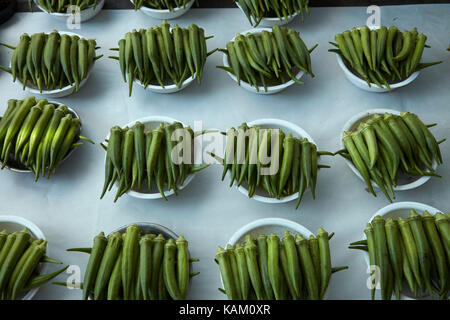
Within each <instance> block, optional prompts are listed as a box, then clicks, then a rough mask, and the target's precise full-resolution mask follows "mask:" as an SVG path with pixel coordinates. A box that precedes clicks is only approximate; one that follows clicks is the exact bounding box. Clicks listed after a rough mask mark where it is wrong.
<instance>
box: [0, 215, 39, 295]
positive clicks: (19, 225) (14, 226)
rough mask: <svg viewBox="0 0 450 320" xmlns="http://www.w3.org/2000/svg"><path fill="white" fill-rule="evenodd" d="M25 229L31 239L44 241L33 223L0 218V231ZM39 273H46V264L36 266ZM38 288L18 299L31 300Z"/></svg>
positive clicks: (11, 217)
mask: <svg viewBox="0 0 450 320" xmlns="http://www.w3.org/2000/svg"><path fill="white" fill-rule="evenodd" d="M25 227H26V228H27V229H28V230H29V231H30V234H31V236H32V238H33V239H42V240H46V238H45V235H44V233H43V232H42V231H41V229H39V228H38V227H37V226H36V225H35V224H34V223H33V222H31V221H29V220H27V219H25V218H22V217H18V216H0V231H1V230H4V229H5V230H7V231H8V232H10V233H12V232H15V231H21V230H22V229H23V228H25ZM38 269H39V273H41V274H44V273H45V271H46V269H47V268H46V264H45V263H41V264H40V265H39V266H38ZM38 290H39V287H37V288H34V289H31V290H29V291H27V292H26V293H24V294H21V295H20V296H19V298H21V299H22V300H31V299H33V297H34V296H35V295H36V293H37V292H38Z"/></svg>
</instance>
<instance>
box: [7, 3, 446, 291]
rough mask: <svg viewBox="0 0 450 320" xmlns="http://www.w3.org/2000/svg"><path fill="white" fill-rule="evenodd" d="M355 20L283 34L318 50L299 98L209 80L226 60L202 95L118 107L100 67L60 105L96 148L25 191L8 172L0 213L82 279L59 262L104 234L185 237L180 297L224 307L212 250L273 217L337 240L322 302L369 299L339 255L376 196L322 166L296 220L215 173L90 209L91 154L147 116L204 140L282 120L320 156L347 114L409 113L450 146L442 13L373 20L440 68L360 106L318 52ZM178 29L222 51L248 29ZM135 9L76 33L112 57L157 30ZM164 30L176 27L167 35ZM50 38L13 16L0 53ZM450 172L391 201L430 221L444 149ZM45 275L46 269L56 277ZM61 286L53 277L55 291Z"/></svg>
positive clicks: (312, 23) (420, 11)
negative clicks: (17, 221) (411, 206)
mask: <svg viewBox="0 0 450 320" xmlns="http://www.w3.org/2000/svg"><path fill="white" fill-rule="evenodd" d="M365 10H366V8H365V7H355V8H312V9H311V15H310V16H308V17H307V18H306V21H305V22H304V23H301V22H300V21H299V19H297V20H296V21H294V22H293V23H291V24H290V25H289V27H291V28H295V29H297V30H298V31H300V32H301V36H302V37H303V39H304V40H305V41H306V43H307V44H308V45H309V46H312V45H313V44H315V43H319V47H318V48H317V49H316V50H315V51H314V53H313V54H312V61H313V70H314V72H315V74H316V77H315V78H314V79H311V78H306V84H305V85H304V86H299V85H295V86H292V87H290V88H289V89H287V90H286V91H284V92H282V93H280V94H277V95H273V96H260V95H255V94H252V93H249V92H247V91H245V90H243V89H242V88H240V87H238V86H237V84H236V83H235V82H233V81H232V80H231V79H230V78H229V76H228V75H227V74H226V73H225V72H223V71H221V70H218V69H216V68H215V66H216V65H219V64H221V63H222V54H220V53H216V54H214V55H212V56H211V57H210V58H209V59H208V62H207V64H206V70H205V73H204V78H203V81H202V85H201V86H199V85H197V84H194V85H192V86H191V87H189V88H187V89H186V90H184V91H182V92H181V93H178V94H172V95H158V94H152V93H150V92H146V91H144V90H143V89H142V88H139V87H137V86H135V88H134V89H135V90H134V92H133V96H132V98H128V90H127V85H126V84H124V83H123V81H122V80H121V75H120V71H119V66H118V63H117V62H116V61H113V60H110V59H106V58H104V59H101V60H99V61H98V62H97V64H96V65H95V69H94V71H93V73H92V76H91V78H90V79H89V81H88V82H87V84H86V87H84V88H83V89H82V90H81V91H80V92H79V93H77V94H74V95H72V96H70V97H67V98H62V99H59V101H61V102H64V103H66V104H67V105H69V106H71V107H73V108H75V109H76V110H77V112H78V113H79V114H80V116H81V118H82V120H83V133H84V135H86V136H88V137H90V138H92V139H93V140H95V141H96V142H97V144H96V145H95V146H91V145H85V146H82V147H81V148H79V149H78V150H77V151H76V152H75V153H74V154H73V155H72V157H71V158H70V161H66V162H65V163H63V164H62V165H61V167H60V168H59V170H58V173H57V175H56V176H53V177H52V178H51V179H50V180H46V179H41V180H39V182H38V183H34V180H33V177H32V176H31V175H26V174H18V173H14V172H11V171H8V170H3V171H2V172H0V179H1V183H0V203H1V205H0V214H11V215H19V216H22V217H25V218H28V219H30V220H31V221H33V222H34V223H36V224H37V225H38V226H39V227H40V228H41V229H42V231H43V232H44V234H45V235H46V236H47V239H48V240H49V255H50V256H52V257H55V258H57V259H60V260H62V261H64V263H66V264H72V265H79V266H80V267H81V270H84V268H85V265H86V263H87V259H88V256H87V255H86V254H82V253H67V252H65V249H66V248H69V247H87V246H91V243H92V239H93V237H94V236H95V235H96V234H98V233H99V232H100V231H105V233H108V232H110V231H112V230H113V229H115V228H117V227H119V226H122V225H125V224H128V223H132V222H139V221H147V222H156V223H160V224H163V225H165V226H167V227H168V228H170V229H172V230H174V231H175V232H176V233H179V234H183V235H184V236H185V237H186V238H187V239H188V240H189V242H190V250H191V254H192V256H194V257H197V258H199V259H200V262H199V263H196V264H195V270H196V271H200V272H201V274H200V275H199V276H198V277H196V278H195V279H194V281H193V282H192V287H191V290H190V293H189V298H191V299H223V298H224V295H222V294H221V293H219V291H218V290H217V288H218V287H219V286H220V278H219V270H218V268H217V266H216V265H215V263H214V261H213V258H214V256H215V251H216V248H217V246H218V245H224V244H225V243H226V242H227V240H228V239H229V238H230V237H231V235H232V234H233V233H234V232H235V231H236V230H237V229H238V228H240V227H241V226H243V225H245V224H247V223H249V222H251V221H254V220H256V219H260V218H266V217H282V218H286V219H290V220H293V221H296V222H299V223H300V224H302V225H304V226H305V227H307V228H308V229H310V230H312V231H313V232H316V231H317V229H318V228H319V227H323V228H325V229H326V230H328V231H330V232H331V231H334V232H335V233H336V235H335V237H334V239H333V240H332V241H331V250H332V262H333V265H335V266H340V265H348V266H349V267H350V269H349V270H347V271H343V272H340V273H338V274H336V275H334V276H333V277H332V282H331V284H330V288H329V298H331V299H367V298H369V297H370V292H369V290H368V289H367V287H366V279H367V274H366V265H365V263H364V260H363V257H362V254H361V253H359V252H355V251H351V250H349V249H347V246H348V244H349V243H350V242H352V241H356V240H359V239H360V238H361V234H362V230H363V228H364V226H365V223H366V222H367V220H368V219H369V218H370V217H371V216H372V215H373V214H374V212H375V211H377V210H378V209H380V208H381V207H383V206H385V205H387V204H388V202H387V200H386V199H385V198H384V197H383V196H382V195H381V194H379V196H378V197H377V198H375V197H373V196H371V195H369V194H368V193H367V192H366V191H365V189H364V185H363V183H362V182H361V181H360V180H359V179H358V178H357V177H356V176H355V175H354V174H353V173H352V172H351V171H350V169H349V168H348V167H347V165H346V164H345V163H344V161H343V159H342V158H339V157H335V158H328V159H325V160H324V162H325V163H327V164H330V165H331V166H332V168H331V169H327V170H321V172H320V174H319V181H318V192H317V193H318V194H317V195H318V199H317V200H316V201H313V200H312V198H311V195H310V194H308V195H307V196H306V197H305V198H304V200H303V202H302V205H301V208H300V210H297V211H296V210H295V209H294V207H295V203H292V202H291V203H285V204H281V205H268V204H263V203H259V202H257V201H254V200H250V199H247V198H246V197H245V196H243V195H242V194H241V193H239V192H238V191H237V190H236V189H235V188H229V187H228V184H227V183H226V182H224V183H221V182H220V174H221V171H222V169H221V167H219V165H214V166H212V167H210V168H208V169H207V170H205V171H203V172H201V173H200V174H198V176H197V177H196V178H195V179H194V180H193V182H192V183H191V184H190V185H189V187H188V188H186V189H185V190H183V192H181V194H180V195H179V196H178V197H171V198H170V199H169V201H168V202H165V201H162V200H154V201H145V200H138V199H134V198H130V197H128V196H124V197H122V198H121V199H120V200H119V201H118V202H117V203H116V204H114V203H113V194H108V195H107V196H106V197H105V198H104V199H103V200H99V195H100V191H101V187H102V185H103V172H104V152H103V151H102V150H101V148H100V147H99V145H98V142H100V141H102V139H103V138H104V137H105V136H106V134H107V133H108V131H109V128H110V127H112V126H113V125H116V124H118V125H124V124H126V123H128V122H130V121H133V120H135V119H137V118H140V117H143V116H148V115H165V116H170V117H173V118H176V119H180V120H182V121H183V122H185V123H188V124H191V125H192V124H193V122H194V121H196V120H202V121H203V127H204V128H220V129H226V128H229V127H230V126H236V125H239V124H240V123H242V122H243V121H252V120H255V119H259V118H281V119H286V120H289V121H292V122H294V123H296V124H298V125H299V126H301V127H302V128H304V129H305V130H306V131H307V132H308V133H309V134H310V135H311V136H312V137H313V139H314V140H315V141H316V143H317V144H318V146H319V149H322V150H330V151H336V150H337V149H338V148H339V136H340V130H341V128H342V126H343V125H344V123H345V122H346V121H347V120H348V119H349V118H350V117H351V116H353V115H354V114H356V113H358V112H360V111H363V110H366V109H371V108H378V107H386V108H394V109H398V110H408V111H411V112H414V113H417V114H418V115H419V116H420V118H421V119H423V121H425V122H426V123H432V122H438V123H439V125H438V126H437V127H435V128H433V133H434V134H435V135H436V136H437V137H438V138H439V139H441V138H443V137H445V136H447V137H449V136H450V104H449V101H450V90H449V89H450V76H449V75H450V59H449V57H450V53H449V52H447V51H445V49H446V48H447V47H448V45H449V42H450V5H448V4H447V5H418V6H392V7H382V10H381V14H382V24H384V25H391V24H395V25H397V26H398V27H400V28H409V29H411V28H413V27H417V28H418V29H419V31H420V32H423V33H425V34H426V35H428V44H430V45H431V49H426V50H425V53H424V60H425V61H436V60H444V63H443V64H441V65H439V66H437V67H432V68H430V69H426V70H424V71H423V72H422V73H421V75H420V76H419V78H418V79H417V80H416V81H415V82H413V83H412V84H411V85H409V86H408V87H406V88H403V89H400V90H398V91H395V92H392V93H387V94H375V93H368V92H365V91H362V90H359V89H357V88H356V87H354V86H353V85H352V84H350V83H349V82H348V81H347V80H346V79H345V77H344V74H343V72H342V71H341V70H340V69H339V67H338V65H337V62H336V56H335V54H332V53H328V52H327V50H328V49H329V48H330V47H331V46H330V45H329V44H328V41H332V40H333V38H334V35H335V34H336V33H337V32H342V31H344V30H345V29H349V28H351V27H353V26H360V25H363V24H364V23H365V21H366V18H367V15H366V13H365ZM174 22H177V23H178V24H180V25H181V26H188V25H189V24H190V23H196V24H198V25H200V26H202V27H204V28H205V30H206V33H207V34H208V35H210V34H213V35H214V36H215V37H214V38H213V39H212V40H209V41H208V47H209V48H210V49H211V48H215V47H224V46H225V43H226V42H227V41H228V40H229V39H231V38H232V37H233V36H234V35H235V33H236V32H240V31H244V30H247V29H249V28H250V26H249V24H248V22H247V20H246V18H245V17H244V15H243V14H242V13H241V12H240V11H238V10H237V9H195V10H190V12H189V13H188V14H186V15H185V16H183V17H181V18H179V19H177V20H174ZM159 23H160V22H159V21H157V20H152V19H150V18H148V17H147V16H145V15H143V14H141V13H139V12H134V11H131V10H128V11H127V10H124V11H119V10H117V11H108V10H104V11H102V12H101V13H100V15H99V16H97V17H96V18H94V19H93V20H91V21H89V22H87V23H84V24H83V25H82V27H81V30H74V31H75V32H77V33H80V34H82V35H83V36H86V37H89V38H95V39H97V42H98V43H99V45H100V46H101V47H102V49H101V52H102V53H104V54H105V56H108V55H110V54H111V52H109V50H108V49H109V48H112V47H115V46H116V45H117V41H118V40H119V39H120V38H122V37H123V36H124V34H125V33H126V32H127V31H130V30H132V29H133V28H136V29H137V28H147V27H150V26H152V25H154V24H159ZM171 23H173V22H171ZM53 29H58V30H66V25H65V23H62V22H60V21H58V20H53V19H51V18H50V17H48V16H47V15H45V14H44V13H33V14H30V13H19V14H16V15H15V16H14V17H13V18H12V19H11V20H10V21H9V22H7V23H6V24H4V25H2V26H1V27H0V39H1V41H2V42H6V43H9V44H16V43H17V42H18V39H19V36H20V35H21V34H22V33H24V32H27V33H29V34H31V33H35V32H41V31H47V32H48V31H52V30H53ZM10 54H11V53H10V52H9V50H7V49H5V48H1V49H0V63H1V64H3V65H7V64H8V62H9V58H10ZM26 96H27V94H26V93H25V92H22V90H21V89H20V87H19V85H18V84H14V83H12V81H11V78H10V76H9V75H8V74H5V73H1V74H0V112H1V113H3V112H4V110H5V108H6V102H7V100H8V99H11V98H23V97H26ZM442 152H443V155H444V158H445V159H446V161H445V162H444V165H442V166H441V167H440V168H439V169H438V172H439V173H440V174H441V175H442V176H443V177H444V178H443V179H438V178H432V179H431V180H430V181H429V182H428V183H427V184H426V185H424V186H422V187H420V188H419V189H416V190H412V191H406V192H398V193H397V201H418V202H423V203H427V204H429V205H432V206H434V207H437V208H438V209H441V210H444V211H448V210H450V202H449V200H448V196H449V192H450V187H449V184H448V182H446V181H448V179H449V177H450V166H449V165H448V163H449V161H450V160H449V157H450V143H448V142H447V143H444V144H443V145H442ZM52 268H56V267H54V266H52ZM67 276H68V275H66V274H63V275H61V276H59V277H58V279H59V280H60V281H64V280H65V279H66V277H67ZM36 298H37V299H79V298H80V293H79V292H77V291H76V290H68V289H66V288H63V287H58V286H53V285H49V284H48V285H45V286H43V287H42V288H41V289H40V291H39V292H38V294H37V295H36Z"/></svg>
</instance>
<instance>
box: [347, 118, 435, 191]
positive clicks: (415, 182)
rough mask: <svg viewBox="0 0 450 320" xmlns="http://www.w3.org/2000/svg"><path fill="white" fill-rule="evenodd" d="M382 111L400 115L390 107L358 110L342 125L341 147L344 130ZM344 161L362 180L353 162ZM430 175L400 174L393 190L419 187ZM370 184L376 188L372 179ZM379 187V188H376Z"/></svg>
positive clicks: (352, 127) (354, 127)
mask: <svg viewBox="0 0 450 320" xmlns="http://www.w3.org/2000/svg"><path fill="white" fill-rule="evenodd" d="M384 113H392V114H395V115H400V111H398V110H392V109H370V110H367V111H363V112H360V113H358V114H356V115H354V116H353V117H351V118H350V119H349V120H348V121H347V122H346V123H345V125H344V128H342V131H341V141H340V144H341V149H345V146H344V143H343V142H342V137H343V135H344V132H345V131H353V130H355V129H356V128H357V127H358V124H359V123H360V122H361V121H364V120H367V119H368V118H369V117H370V116H371V115H373V114H384ZM343 159H344V160H345V162H346V163H347V165H348V166H349V167H350V169H351V170H352V171H353V172H354V173H355V174H356V175H357V176H358V177H359V178H360V179H361V180H362V181H364V179H363V177H362V176H361V174H360V173H359V171H358V170H357V169H356V167H355V166H354V165H353V163H352V162H351V161H350V160H348V159H345V158H343ZM436 168H437V162H436V161H434V162H433V169H435V170H436ZM430 178H431V176H423V177H415V176H410V175H407V174H401V175H399V177H398V184H397V186H396V187H393V189H394V190H395V191H403V190H411V189H415V188H418V187H420V186H421V185H423V184H424V183H426V182H427V181H428V180H430ZM372 186H373V187H374V188H378V186H377V184H376V183H374V182H373V181H372ZM378 189H379V188H378Z"/></svg>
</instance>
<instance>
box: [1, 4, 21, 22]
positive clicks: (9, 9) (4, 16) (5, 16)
mask: <svg viewBox="0 0 450 320" xmlns="http://www.w3.org/2000/svg"><path fill="white" fill-rule="evenodd" d="M16 4H17V0H12V1H11V2H10V3H9V4H8V5H7V6H6V7H5V8H3V10H0V24H3V23H5V22H6V21H8V20H9V19H10V18H11V17H12V16H13V15H14V13H15V12H16Z"/></svg>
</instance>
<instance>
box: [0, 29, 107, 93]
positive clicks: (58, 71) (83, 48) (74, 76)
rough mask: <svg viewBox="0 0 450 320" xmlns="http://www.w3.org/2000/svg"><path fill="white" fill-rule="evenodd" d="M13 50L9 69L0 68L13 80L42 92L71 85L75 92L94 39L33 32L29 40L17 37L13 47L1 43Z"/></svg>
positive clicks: (86, 68)
mask: <svg viewBox="0 0 450 320" xmlns="http://www.w3.org/2000/svg"><path fill="white" fill-rule="evenodd" d="M1 45H3V46H5V47H7V48H10V49H12V50H14V51H13V54H12V57H11V64H10V67H5V66H0V69H1V70H3V71H6V72H9V73H11V74H12V76H13V81H14V82H15V81H16V79H19V80H20V82H22V84H23V89H24V90H25V87H27V86H28V87H36V88H38V89H39V91H40V93H42V91H43V90H55V89H62V88H64V87H66V86H74V89H73V91H74V92H77V91H78V89H79V86H80V83H81V81H83V80H84V79H85V78H86V77H87V75H88V73H89V71H90V69H91V68H92V66H93V65H94V62H95V61H96V60H98V59H99V58H101V57H102V55H101V56H96V55H95V51H96V49H98V47H97V43H96V41H95V40H94V39H89V40H87V39H85V38H80V37H79V36H77V35H69V34H65V33H59V32H58V31H56V30H55V31H53V32H51V33H49V34H46V33H43V32H41V33H35V34H32V35H31V37H30V36H29V35H28V34H26V33H24V34H23V35H21V36H20V41H19V44H18V45H17V47H13V46H10V45H7V44H1Z"/></svg>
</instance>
